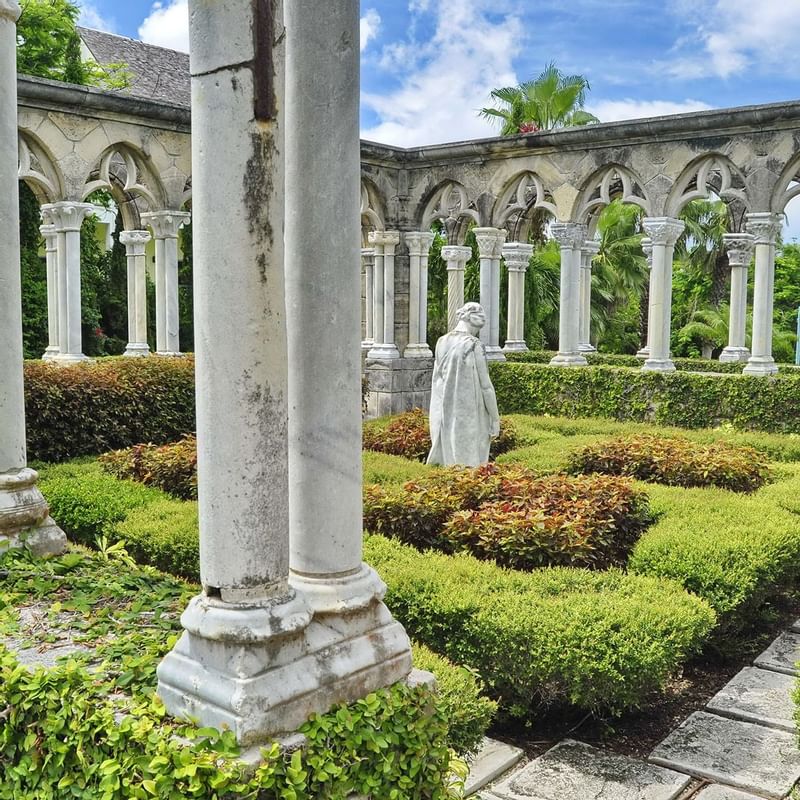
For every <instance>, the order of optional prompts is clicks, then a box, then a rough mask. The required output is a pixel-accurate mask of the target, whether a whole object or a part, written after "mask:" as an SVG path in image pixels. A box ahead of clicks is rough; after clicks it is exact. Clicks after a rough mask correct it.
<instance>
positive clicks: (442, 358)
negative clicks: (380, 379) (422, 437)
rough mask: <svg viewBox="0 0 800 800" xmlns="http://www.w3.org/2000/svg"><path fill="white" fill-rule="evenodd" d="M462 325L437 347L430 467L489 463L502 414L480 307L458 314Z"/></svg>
mask: <svg viewBox="0 0 800 800" xmlns="http://www.w3.org/2000/svg"><path fill="white" fill-rule="evenodd" d="M456 319H457V320H458V324H457V325H456V327H455V329H454V330H452V331H450V333H446V334H445V335H444V336H442V337H441V338H440V339H439V341H438V342H437V343H436V360H435V362H434V365H433V384H432V386H431V412H430V425H431V441H432V444H433V446H432V447H431V452H430V454H429V455H428V463H429V464H444V465H447V466H450V465H454V464H460V465H462V466H466V467H477V466H478V465H479V464H485V463H486V462H487V461H488V460H489V444H490V443H491V440H492V439H493V438H494V437H495V436H497V435H498V433H499V432H500V415H499V414H498V411H497V399H496V398H495V395H494V387H493V386H492V382H491V380H489V370H488V368H487V366H486V352H485V350H484V348H483V344H482V343H481V340H480V339H478V337H477V334H478V331H480V329H481V328H482V327H483V326H484V325H485V324H486V314H485V313H484V311H483V308H482V307H481V306H480V304H479V303H467V304H466V305H464V306H462V307H461V308H459V309H458V311H457V312H456Z"/></svg>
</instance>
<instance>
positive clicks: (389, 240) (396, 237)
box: [367, 231, 400, 249]
mask: <svg viewBox="0 0 800 800" xmlns="http://www.w3.org/2000/svg"><path fill="white" fill-rule="evenodd" d="M367 239H368V241H369V243H370V244H371V245H373V246H374V247H383V248H384V249H385V248H387V247H390V248H392V249H394V248H395V247H397V245H398V244H400V232H399V231H370V232H369V236H368V237H367Z"/></svg>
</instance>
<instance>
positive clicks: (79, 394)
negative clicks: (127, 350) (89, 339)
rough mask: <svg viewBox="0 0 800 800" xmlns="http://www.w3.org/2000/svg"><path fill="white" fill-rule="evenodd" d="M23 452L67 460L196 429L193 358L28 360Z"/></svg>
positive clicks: (165, 439) (164, 439)
mask: <svg viewBox="0 0 800 800" xmlns="http://www.w3.org/2000/svg"><path fill="white" fill-rule="evenodd" d="M25 412H26V416H27V434H28V456H29V457H30V458H31V459H36V460H40V461H65V460H67V459H69V458H74V457H76V456H81V455H91V454H96V453H104V452H106V451H107V450H112V449H117V448H120V447H130V446H131V445H134V444H138V443H140V442H155V443H156V444H162V443H164V442H170V441H174V440H176V439H178V438H179V437H180V436H182V435H183V434H185V433H191V432H192V431H194V430H195V400H194V359H193V358H192V357H191V356H185V357H183V358H159V357H156V356H153V357H150V358H107V359H102V360H99V361H97V362H94V363H87V364H76V365H72V366H58V367H57V366H53V365H52V364H47V363H45V362H41V361H31V362H26V364H25Z"/></svg>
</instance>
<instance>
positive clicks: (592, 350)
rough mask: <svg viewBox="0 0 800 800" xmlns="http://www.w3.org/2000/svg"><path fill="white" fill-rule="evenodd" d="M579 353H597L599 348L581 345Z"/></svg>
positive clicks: (591, 345)
mask: <svg viewBox="0 0 800 800" xmlns="http://www.w3.org/2000/svg"><path fill="white" fill-rule="evenodd" d="M578 352H579V353H596V352H597V348H596V347H595V346H594V345H593V344H585V343H584V344H579V345H578Z"/></svg>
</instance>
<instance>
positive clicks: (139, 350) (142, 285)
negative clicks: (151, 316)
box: [119, 231, 151, 356]
mask: <svg viewBox="0 0 800 800" xmlns="http://www.w3.org/2000/svg"><path fill="white" fill-rule="evenodd" d="M150 239H151V236H150V232H149V231H122V232H121V233H120V235H119V240H120V242H121V243H122V244H124V245H125V255H126V257H127V259H128V344H127V346H126V347H125V352H124V353H123V355H126V356H146V355H149V354H150V347H149V345H148V344H147V280H146V277H147V264H146V262H145V247H146V245H147V243H148V242H149V241H150Z"/></svg>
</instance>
